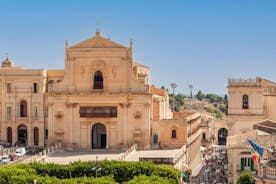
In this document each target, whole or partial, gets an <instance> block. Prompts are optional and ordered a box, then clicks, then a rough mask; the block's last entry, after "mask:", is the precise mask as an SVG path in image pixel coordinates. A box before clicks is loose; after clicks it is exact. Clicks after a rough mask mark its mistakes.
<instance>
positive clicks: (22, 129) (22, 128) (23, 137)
mask: <svg viewBox="0 0 276 184" xmlns="http://www.w3.org/2000/svg"><path fill="white" fill-rule="evenodd" d="M27 138H28V135H27V127H26V125H23V124H21V125H19V126H18V128H17V141H20V142H21V143H23V144H25V145H27Z"/></svg>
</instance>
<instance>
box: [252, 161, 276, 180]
mask: <svg viewBox="0 0 276 184" xmlns="http://www.w3.org/2000/svg"><path fill="white" fill-rule="evenodd" d="M257 168H258V172H257V173H258V174H257V175H255V176H254V177H255V178H257V179H258V178H262V179H269V180H276V165H274V164H272V165H271V163H266V164H265V165H260V167H257Z"/></svg>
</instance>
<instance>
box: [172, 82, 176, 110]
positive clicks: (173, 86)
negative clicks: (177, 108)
mask: <svg viewBox="0 0 276 184" xmlns="http://www.w3.org/2000/svg"><path fill="white" fill-rule="evenodd" d="M171 87H172V89H173V112H174V104H175V101H174V91H175V88H176V87H177V84H176V83H171Z"/></svg>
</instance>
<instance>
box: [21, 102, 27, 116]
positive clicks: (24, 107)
mask: <svg viewBox="0 0 276 184" xmlns="http://www.w3.org/2000/svg"><path fill="white" fill-rule="evenodd" d="M20 117H27V102H26V101H25V100H22V101H21V102H20Z"/></svg>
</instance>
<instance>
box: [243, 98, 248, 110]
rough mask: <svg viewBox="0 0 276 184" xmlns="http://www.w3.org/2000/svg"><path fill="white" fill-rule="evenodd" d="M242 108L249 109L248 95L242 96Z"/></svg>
mask: <svg viewBox="0 0 276 184" xmlns="http://www.w3.org/2000/svg"><path fill="white" fill-rule="evenodd" d="M242 108H243V109H248V95H243V96H242Z"/></svg>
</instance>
